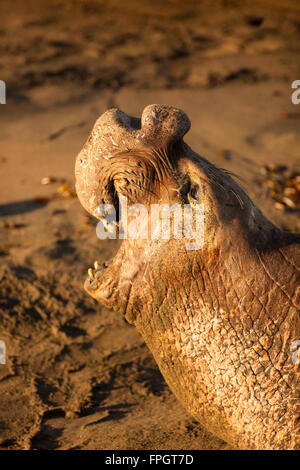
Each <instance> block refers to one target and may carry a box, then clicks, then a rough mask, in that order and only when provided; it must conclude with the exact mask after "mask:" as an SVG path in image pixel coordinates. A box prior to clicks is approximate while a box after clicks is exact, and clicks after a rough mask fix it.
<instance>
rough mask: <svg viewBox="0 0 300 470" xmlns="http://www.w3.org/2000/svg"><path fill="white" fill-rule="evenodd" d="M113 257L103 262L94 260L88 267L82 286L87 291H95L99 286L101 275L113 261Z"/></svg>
mask: <svg viewBox="0 0 300 470" xmlns="http://www.w3.org/2000/svg"><path fill="white" fill-rule="evenodd" d="M113 260H114V258H111V259H109V260H107V261H104V262H103V263H99V261H95V262H94V266H93V267H92V268H89V269H88V276H87V278H86V280H85V283H84V287H85V289H86V290H87V291H95V290H97V288H98V287H99V285H100V283H101V280H102V278H103V275H104V274H105V273H106V271H107V269H108V268H109V266H110V265H111V264H112V263H113Z"/></svg>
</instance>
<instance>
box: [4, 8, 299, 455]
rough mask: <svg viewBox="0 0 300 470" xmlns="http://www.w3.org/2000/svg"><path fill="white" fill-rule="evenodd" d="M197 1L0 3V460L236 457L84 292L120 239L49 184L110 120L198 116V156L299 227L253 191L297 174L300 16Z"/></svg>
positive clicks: (70, 168)
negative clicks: (151, 110) (284, 171)
mask: <svg viewBox="0 0 300 470" xmlns="http://www.w3.org/2000/svg"><path fill="white" fill-rule="evenodd" d="M107 3H108V4H107ZM161 3H163V5H162V4H161ZM183 3H184V6H183ZM194 3H195V2H179V1H165V2H158V1H154V0H151V1H150V0H145V1H142V2H141V1H138V0H129V1H127V2H121V1H120V2H117V1H116V0H113V1H110V2H103V1H97V0H94V1H90V0H87V1H73V2H72V1H65V2H63V1H50V0H48V1H44V2H42V1H39V2H36V1H32V0H29V1H27V2H21V1H16V2H14V6H13V7H12V2H10V1H7V0H2V1H1V3H0V17H1V18H2V19H3V20H2V22H1V28H0V57H1V60H0V79H2V80H5V81H6V83H7V91H8V96H7V104H6V105H1V106H0V135H1V147H0V174H1V188H0V339H1V340H4V341H5V343H6V347H7V364H6V365H0V394H1V395H0V396H1V400H0V447H1V448H2V449H170V448H172V449H227V448H228V446H227V444H226V443H224V442H222V441H220V440H219V439H217V438H215V437H214V436H212V435H210V434H209V433H207V432H206V431H205V430H204V429H203V428H202V427H201V425H200V424H199V423H197V422H195V421H194V420H193V419H192V418H191V417H189V416H188V414H187V413H186V412H185V410H184V409H183V408H182V406H181V405H180V404H179V403H178V402H177V401H176V399H175V398H174V396H173V395H172V394H171V392H170V391H169V389H168V387H167V386H166V384H165V382H164V380H163V378H162V376H161V374H160V372H159V371H158V369H157V367H156V364H155V362H154V360H153V359H152V356H151V354H150V353H149V351H148V349H147V347H146V346H145V344H144V342H143V340H142V338H141V337H140V336H139V335H138V333H137V332H136V330H135V328H134V327H132V326H131V325H129V324H127V323H126V322H125V321H124V319H123V318H121V316H119V315H118V314H116V313H113V312H110V311H108V310H107V309H105V308H103V307H102V306H101V305H99V304H97V303H96V302H95V301H94V300H93V299H91V298H89V297H88V295H87V294H86V293H85V292H84V290H83V281H84V278H85V276H86V271H87V269H88V267H90V266H91V265H92V263H93V261H94V260H96V259H98V260H99V261H101V259H106V258H107V257H108V256H109V254H110V253H111V254H113V253H114V252H115V251H116V249H117V245H118V242H116V241H109V242H108V241H107V242H103V241H99V240H98V239H97V238H96V233H95V223H94V222H93V221H92V220H90V218H89V217H87V216H86V214H84V212H83V209H82V208H81V206H80V204H79V202H78V199H77V198H68V197H65V196H66V195H67V194H66V192H65V193H64V194H60V193H58V192H57V188H59V187H60V186H61V183H59V182H56V183H53V184H50V185H41V183H40V181H41V179H42V178H43V177H47V176H52V177H55V178H57V179H63V178H64V179H66V180H67V181H69V182H70V183H71V186H72V185H73V184H74V160H75V157H76V154H77V153H78V152H79V150H80V149H81V147H82V145H83V143H84V141H85V140H86V138H87V137H88V133H89V132H90V130H91V127H92V125H93V123H94V121H95V120H96V118H97V117H98V116H99V115H100V114H101V113H102V112H103V111H105V110H106V109H107V108H109V107H112V106H117V107H120V108H121V109H123V110H124V111H126V112H127V113H131V114H134V115H136V116H139V115H140V114H141V111H142V109H143V107H144V106H146V105H147V104H150V103H165V104H172V105H176V106H179V107H181V108H183V109H184V110H185V111H186V112H187V114H188V115H189V116H190V118H191V120H192V130H191V131H190V133H189V134H188V136H187V139H186V140H187V142H188V143H189V144H191V146H192V147H193V148H194V149H195V150H197V151H198V152H199V153H200V154H202V155H204V156H205V157H207V158H209V159H210V160H211V161H213V162H214V163H215V164H217V165H219V166H221V167H224V168H227V169H229V170H231V171H234V172H235V173H237V174H238V175H240V176H241V177H242V178H243V183H242V184H243V185H244V186H245V188H246V189H247V190H248V191H249V192H250V194H251V196H252V197H253V198H254V199H255V201H256V202H257V203H258V205H259V206H260V207H261V208H262V209H263V211H264V212H265V213H266V214H267V215H268V216H269V217H270V218H271V220H272V221H273V222H275V223H276V224H277V225H278V226H280V227H281V228H284V229H286V230H292V231H297V232H299V231H300V219H299V212H295V211H294V212H293V211H280V210H278V209H276V208H275V207H274V201H273V200H272V199H271V198H270V197H268V196H267V195H266V189H265V187H264V186H261V185H259V184H257V179H258V177H259V175H260V169H261V167H262V166H263V165H264V164H266V163H276V164H285V165H287V166H288V167H289V168H291V169H293V168H294V169H295V168H296V167H297V165H298V168H299V163H300V132H299V130H300V105H298V106H297V105H293V104H292V103H291V92H292V90H291V83H292V81H293V80H296V79H300V60H299V55H300V54H299V44H300V5H299V3H298V4H297V2H295V1H285V2H282V1H279V0H278V1H276V0H275V1H271V0H269V1H267V0H265V1H261V2H258V1H252V2H250V1H244V2H237V1H223V2H221V1H214V2H207V1H203V2H199V6H196V7H195V6H193V4H194ZM53 194H55V197H51V196H52V195H53Z"/></svg>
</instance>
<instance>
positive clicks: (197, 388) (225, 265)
mask: <svg viewBox="0 0 300 470" xmlns="http://www.w3.org/2000/svg"><path fill="white" fill-rule="evenodd" d="M189 128H190V121H189V118H188V117H187V115H186V114H185V113H184V112H183V111H181V110H179V109H177V108H174V107H169V106H163V105H150V106H147V107H146V108H145V109H144V111H143V114H142V118H141V119H137V118H133V117H131V116H129V115H127V114H125V113H124V112H122V111H121V110H119V109H111V110H108V111H107V112H105V113H104V114H103V115H102V116H101V117H100V118H99V119H98V120H97V122H96V124H95V127H94V129H93V131H92V133H91V135H90V137H89V139H88V141H87V142H86V144H85V145H84V147H83V149H82V151H81V152H80V154H79V155H78V158H77V161H76V170H75V172H76V189H77V194H78V197H79V199H80V202H81V203H82V205H83V207H84V208H85V209H86V210H87V211H88V212H89V213H90V214H92V215H93V216H95V217H98V219H102V220H103V219H105V214H104V213H101V214H100V215H101V216H99V212H97V208H98V207H99V206H101V204H102V205H103V204H104V203H105V204H111V205H112V206H113V207H114V208H116V214H117V216H116V217H117V219H118V220H117V222H118V223H119V224H120V223H122V222H123V217H124V213H123V211H122V210H121V211H120V204H118V202H119V200H120V198H121V197H126V198H127V200H128V203H129V205H131V204H135V203H138V204H140V205H141V204H143V205H144V206H146V207H148V208H150V205H155V204H156V205H158V206H159V205H161V204H173V203H178V204H179V205H181V207H183V206H189V207H192V210H193V211H194V210H195V208H196V205H197V204H198V205H199V204H201V205H202V207H204V225H203V237H204V243H203V244H202V246H201V248H199V249H190V250H189V249H187V240H186V238H185V237H183V238H176V237H175V235H174V236H173V235H172V236H170V238H169V239H163V237H161V238H159V237H158V238H155V239H152V238H149V237H148V238H144V239H142V238H136V237H134V236H130V237H128V238H126V239H124V241H123V242H122V244H121V247H120V249H119V251H118V253H117V254H116V256H115V258H114V259H113V261H112V262H111V263H110V264H104V265H103V266H102V265H100V263H98V262H97V263H96V264H95V269H90V270H89V277H88V278H87V280H86V282H85V289H86V290H87V292H88V293H89V294H90V295H91V296H93V297H94V298H95V299H97V300H98V301H100V302H101V303H103V304H104V305H105V306H107V307H108V308H111V309H114V310H116V311H118V312H120V313H121V314H122V315H124V316H125V318H126V319H127V320H128V322H130V323H132V324H134V325H135V326H136V328H137V329H138V331H139V332H140V333H141V334H142V336H143V337H144V339H145V342H146V344H147V345H148V347H149V348H150V350H151V351H152V353H153V356H154V358H155V360H156V362H157V364H158V366H159V368H160V370H161V372H162V374H163V376H164V378H165V380H166V382H167V383H168V385H169V386H170V388H171V390H172V391H173V392H174V394H175V395H176V397H177V398H178V399H179V400H180V401H181V403H182V404H183V405H184V406H185V408H186V409H187V410H188V412H189V413H190V414H191V415H193V416H194V417H195V418H196V419H197V420H198V421H199V422H200V423H201V424H202V425H203V426H204V427H206V428H207V429H208V430H209V431H210V432H211V433H213V434H215V435H216V436H218V437H220V438H221V439H223V440H225V441H227V442H228V443H229V444H230V445H231V446H233V447H235V448H242V449H299V448H300V441H299V357H298V356H297V350H296V348H297V347H298V346H299V344H300V341H299V339H300V324H299V266H300V259H299V242H300V236H299V235H297V234H292V233H288V232H283V231H281V230H279V229H278V228H277V227H275V226H274V225H273V224H272V223H271V222H270V221H269V220H268V219H267V218H266V217H265V216H264V215H263V214H262V212H261V211H260V210H259V208H258V207H257V206H256V205H255V204H254V202H253V201H252V200H251V199H250V197H249V196H248V195H247V194H246V192H245V191H244V190H243V189H242V188H241V187H240V185H239V184H238V183H237V182H236V181H235V180H234V178H232V177H231V176H230V175H229V174H228V173H227V172H226V171H224V170H222V169H219V168H217V167H215V166H214V165H213V164H212V163H210V162H209V161H207V160H206V159H205V158H203V157H201V156H199V155H198V154H196V153H195V152H194V151H193V150H192V149H191V148H190V147H189V146H188V145H187V144H186V143H185V142H184V141H183V136H184V135H185V134H186V132H187V131H188V130H189ZM121 207H122V206H121ZM103 214H104V217H103ZM193 217H194V215H193ZM108 225H110V223H108Z"/></svg>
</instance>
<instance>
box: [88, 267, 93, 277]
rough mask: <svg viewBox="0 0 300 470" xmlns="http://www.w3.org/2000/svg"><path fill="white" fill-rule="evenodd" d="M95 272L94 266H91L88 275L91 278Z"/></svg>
mask: <svg viewBox="0 0 300 470" xmlns="http://www.w3.org/2000/svg"><path fill="white" fill-rule="evenodd" d="M94 274H95V272H94V270H93V269H92V268H89V269H88V275H89V276H90V278H91V279H93V277H94Z"/></svg>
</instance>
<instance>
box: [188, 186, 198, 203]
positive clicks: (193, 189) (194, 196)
mask: <svg viewBox="0 0 300 470" xmlns="http://www.w3.org/2000/svg"><path fill="white" fill-rule="evenodd" d="M190 196H191V198H192V199H194V200H195V201H198V200H199V186H198V184H192V186H191V189H190Z"/></svg>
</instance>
